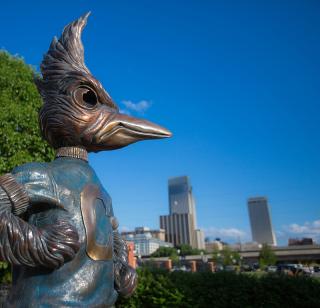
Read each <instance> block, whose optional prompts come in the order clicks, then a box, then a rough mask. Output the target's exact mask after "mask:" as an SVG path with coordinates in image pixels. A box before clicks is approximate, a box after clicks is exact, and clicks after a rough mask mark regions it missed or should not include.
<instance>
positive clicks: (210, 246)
mask: <svg viewBox="0 0 320 308" xmlns="http://www.w3.org/2000/svg"><path fill="white" fill-rule="evenodd" d="M222 249H223V244H222V243H221V242H220V241H217V240H215V241H212V242H210V241H207V242H206V243H205V250H206V252H208V253H210V252H213V251H217V250H222Z"/></svg>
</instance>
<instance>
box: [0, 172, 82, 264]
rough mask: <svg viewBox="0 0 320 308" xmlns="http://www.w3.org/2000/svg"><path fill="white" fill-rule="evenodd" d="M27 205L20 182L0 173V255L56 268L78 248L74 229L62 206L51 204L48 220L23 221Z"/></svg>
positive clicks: (2, 257)
mask: <svg viewBox="0 0 320 308" xmlns="http://www.w3.org/2000/svg"><path fill="white" fill-rule="evenodd" d="M28 206H29V198H28V194H27V192H26V190H25V189H24V186H23V185H21V184H19V183H18V182H17V181H16V180H15V178H14V177H13V176H12V175H11V174H6V175H3V176H1V177H0V259H1V260H3V261H7V262H10V263H11V264H14V265H26V266H31V267H34V266H43V267H47V268H58V267H60V266H62V265H63V264H64V262H66V261H68V260H71V259H72V258H73V257H74V256H75V254H76V252H77V251H78V249H79V241H78V233H77V230H76V229H75V227H74V226H73V225H72V224H71V223H70V221H69V219H68V216H67V213H66V211H65V210H63V209H58V208H51V210H50V212H51V214H52V213H53V212H54V215H51V216H52V220H51V221H50V224H48V225H44V226H42V227H41V228H39V227H36V226H34V225H32V224H29V223H28V222H26V221H24V220H23V219H22V218H21V217H19V216H18V215H23V213H24V212H25V211H26V209H27V207H28Z"/></svg>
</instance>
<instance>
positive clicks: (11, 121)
mask: <svg viewBox="0 0 320 308" xmlns="http://www.w3.org/2000/svg"><path fill="white" fill-rule="evenodd" d="M34 74H35V70H34V69H32V67H31V66H29V65H27V64H25V63H24V61H23V60H22V59H20V58H18V57H14V56H11V55H10V54H9V53H7V52H5V51H0V108H1V112H0V174H3V173H5V172H10V171H11V170H12V169H13V168H14V167H15V166H17V165H21V164H23V163H26V162H31V161H50V160H52V159H53V157H54V151H53V149H52V148H51V147H50V146H49V145H48V144H47V143H46V141H44V140H43V139H42V137H41V133H40V130H39V125H38V110H39V109H40V107H41V105H42V101H41V98H40V95H39V93H38V90H37V88H36V86H35V84H34V82H33V79H34Z"/></svg>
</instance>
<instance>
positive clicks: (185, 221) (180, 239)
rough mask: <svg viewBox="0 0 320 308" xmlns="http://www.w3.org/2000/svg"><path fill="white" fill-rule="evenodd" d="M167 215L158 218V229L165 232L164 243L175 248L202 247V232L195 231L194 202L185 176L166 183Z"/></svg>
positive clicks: (188, 181) (190, 187)
mask: <svg viewBox="0 0 320 308" xmlns="http://www.w3.org/2000/svg"><path fill="white" fill-rule="evenodd" d="M168 193H169V215H163V216H160V228H162V229H165V230H166V241H168V242H171V243H173V244H174V245H175V246H176V245H180V244H189V245H190V246H192V247H194V248H199V249H202V248H203V247H204V239H203V238H204V236H203V232H202V231H201V230H199V229H197V219H196V209H195V201H194V197H193V195H192V186H191V185H190V180H189V178H188V177H187V176H181V177H175V178H171V179H169V181H168Z"/></svg>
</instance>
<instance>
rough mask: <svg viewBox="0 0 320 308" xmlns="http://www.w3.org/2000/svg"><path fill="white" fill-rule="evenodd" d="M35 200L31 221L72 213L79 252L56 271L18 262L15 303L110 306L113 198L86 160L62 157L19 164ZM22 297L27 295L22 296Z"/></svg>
mask: <svg viewBox="0 0 320 308" xmlns="http://www.w3.org/2000/svg"><path fill="white" fill-rule="evenodd" d="M13 174H14V175H15V177H16V179H17V181H19V182H20V183H22V184H24V186H25V188H26V189H27V191H28V194H29V196H30V199H31V206H30V211H29V212H28V215H27V216H26V218H25V219H26V220H28V222H29V223H31V224H34V225H36V226H37V227H39V228H41V227H44V226H45V225H47V224H50V223H51V224H52V221H53V218H57V219H59V216H61V217H68V218H69V219H70V220H71V221H72V223H73V224H74V226H75V227H76V229H77V231H78V234H79V241H80V245H81V246H80V250H79V251H78V253H77V254H76V257H75V258H74V259H73V260H71V261H69V262H67V263H65V264H64V265H63V266H62V267H61V268H59V269H57V270H48V269H44V268H43V269H39V268H31V267H25V266H19V267H14V269H13V285H14V288H13V290H14V292H13V293H11V294H10V298H9V303H10V304H11V305H12V306H14V307H26V303H27V304H28V306H29V307H49V306H58V307H68V306H76V307H108V306H111V305H112V304H113V303H114V302H115V300H116V298H117V292H116V291H115V290H114V277H113V259H112V254H113V246H112V245H113V238H112V234H113V233H112V217H113V210H112V203H111V198H110V196H109V195H108V194H107V192H106V191H105V190H104V189H103V187H102V185H101V183H100V181H99V179H98V178H97V176H96V174H95V173H94V171H93V169H92V168H91V167H90V166H89V164H88V163H86V162H85V161H82V160H79V159H74V158H58V159H56V160H54V161H53V162H51V163H48V164H40V163H32V164H26V165H23V166H20V167H18V168H16V170H15V171H14V172H13ZM22 296H23V298H22Z"/></svg>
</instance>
